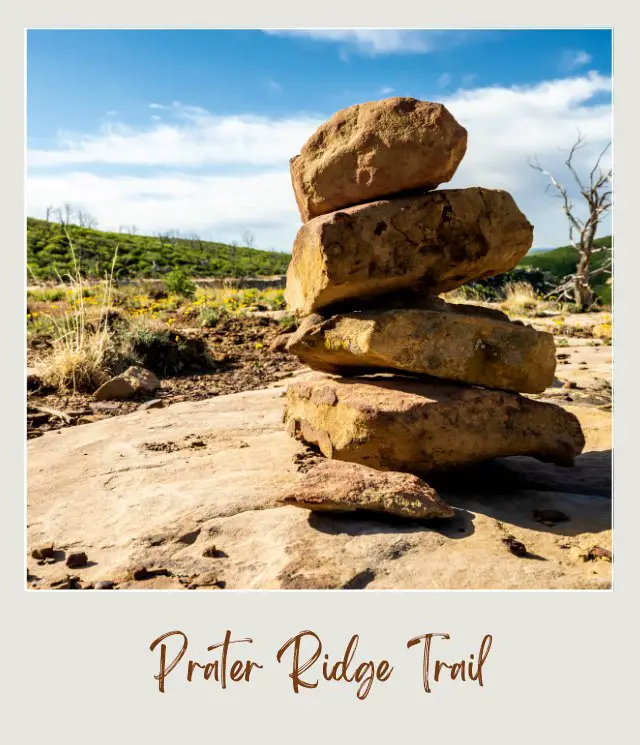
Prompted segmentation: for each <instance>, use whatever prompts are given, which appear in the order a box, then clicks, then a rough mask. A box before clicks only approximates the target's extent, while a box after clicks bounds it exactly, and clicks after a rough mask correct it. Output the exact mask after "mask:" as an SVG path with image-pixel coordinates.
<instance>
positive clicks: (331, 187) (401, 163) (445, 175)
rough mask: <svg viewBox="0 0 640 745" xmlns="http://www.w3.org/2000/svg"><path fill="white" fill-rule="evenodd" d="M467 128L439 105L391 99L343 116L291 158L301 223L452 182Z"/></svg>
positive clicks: (353, 109) (357, 107) (338, 115)
mask: <svg viewBox="0 0 640 745" xmlns="http://www.w3.org/2000/svg"><path fill="white" fill-rule="evenodd" d="M466 148H467V131H466V130H465V129H464V127H461V126H460V125H459V124H458V122H457V121H456V120H455V119H454V118H453V116H451V114H450V113H449V112H448V111H447V109H446V108H445V107H444V106H443V105H442V104H439V103H430V102H428V101H417V100H416V99H415V98H397V97H396V98H386V99H384V100H382V101H372V102H369V103H364V104H356V105H355V106H350V107H349V108H347V109H343V110H342V111H338V112H337V113H336V114H334V115H333V116H332V117H331V119H329V120H328V121H327V122H325V123H324V124H322V125H321V126H320V127H319V128H318V129H317V130H316V131H315V132H314V134H313V135H312V136H311V137H310V138H309V140H307V142H306V143H305V144H304V146H303V147H302V150H301V152H300V155H296V156H295V157H294V158H292V159H291V161H290V167H291V180H292V183H293V190H294V192H295V196H296V202H297V203H298V209H299V210H300V216H301V217H302V222H307V221H308V220H310V219H311V218H313V217H317V216H318V215H325V214H327V213H328V212H333V211H334V210H337V209H341V208H342V207H349V206H351V205H354V204H361V203H362V202H370V201H371V200H372V199H378V198H380V197H385V196H390V195H393V194H397V193H399V192H403V191H407V190H409V189H433V188H435V187H436V186H438V185H439V184H443V183H445V182H446V181H450V180H451V178H452V176H453V174H454V173H455V171H456V168H457V167H458V165H459V163H460V161H461V160H462V158H463V156H464V154H465V151H466Z"/></svg>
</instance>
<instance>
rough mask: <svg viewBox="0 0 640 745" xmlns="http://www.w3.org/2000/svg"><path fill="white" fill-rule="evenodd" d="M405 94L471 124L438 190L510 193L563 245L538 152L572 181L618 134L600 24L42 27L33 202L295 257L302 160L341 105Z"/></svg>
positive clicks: (33, 211) (31, 105) (31, 205)
mask: <svg viewBox="0 0 640 745" xmlns="http://www.w3.org/2000/svg"><path fill="white" fill-rule="evenodd" d="M394 95H401V96H413V97H415V98H420V99H426V100H435V101H442V102H443V103H445V104H446V105H447V106H448V108H449V109H450V110H451V112H452V113H453V115H454V116H455V117H456V118H457V119H458V120H459V121H460V123H461V124H463V125H464V126H465V127H466V128H467V129H468V132H469V144H468V151H467V155H466V156H465V159H464V160H463V162H462V164H461V166H460V167H459V169H458V172H457V173H456V176H455V177H454V179H453V180H452V182H450V184H448V185H443V186H442V187H441V188H446V187H447V186H451V187H464V186H472V185H481V186H487V187H492V188H505V189H507V190H508V191H510V192H511V193H512V194H513V196H514V197H515V198H516V201H517V202H518V203H519V205H520V207H521V208H522V209H523V211H524V212H525V214H526V215H527V216H528V217H529V219H530V220H531V222H532V223H533V224H534V227H535V233H534V245H536V246H549V245H557V244H561V243H566V242H567V229H566V221H565V218H564V217H563V215H562V213H561V210H560V205H559V202H558V200H555V199H552V198H551V197H550V196H549V195H547V194H545V186H546V182H545V179H544V177H543V176H542V175H541V174H540V173H537V172H535V171H533V170H532V169H530V168H529V167H528V158H529V157H530V156H535V155H537V156H538V157H539V159H540V162H541V163H542V164H543V165H544V166H545V167H547V168H548V169H549V170H550V171H551V172H553V173H554V174H555V175H557V176H558V177H560V178H561V179H564V177H565V170H564V166H563V153H562V152H561V151H560V150H559V149H560V148H564V149H567V148H568V147H570V146H571V144H572V143H573V140H574V139H575V136H576V132H577V130H578V129H579V130H580V131H581V132H582V133H583V135H584V136H585V138H586V141H587V145H586V147H585V148H584V149H583V150H582V151H581V152H580V158H581V161H580V162H579V165H581V166H582V167H584V168H586V167H587V166H589V169H590V166H591V161H592V160H593V159H594V158H595V157H596V154H597V153H598V152H599V151H600V150H601V149H602V148H603V147H604V145H605V144H606V143H607V141H608V140H609V138H610V137H611V35H610V32H608V31H604V30H603V31H597V30H579V31H578V30H576V31H571V30H563V31H401V30H381V29H378V30H335V29H334V30H327V31H319V30H309V31H297V32H285V31H259V30H251V31H249V30H245V31H242V30H239V31H205V30H199V31H186V30H185V31H181V30H173V31H171V30H167V31H119V30H113V31H93V30H76V31H52V30H46V31H45V30H43V31H30V32H29V33H28V37H27V121H28V124H27V126H28V167H29V170H28V185H27V212H28V214H30V215H35V216H42V215H43V214H44V212H45V210H46V207H47V205H50V204H51V205H59V204H62V203H64V202H71V203H73V204H74V205H76V206H77V207H78V208H80V209H82V210H84V211H89V212H91V213H92V214H93V215H95V217H96V218H97V220H98V223H99V226H100V227H102V228H105V229H118V227H119V226H121V225H122V226H124V225H132V224H134V225H136V228H137V230H138V232H142V233H152V232H158V231H159V232H162V231H166V230H171V229H174V230H179V231H180V232H181V233H184V234H185V235H191V234H198V235H200V236H202V237H207V238H212V239H218V240H226V241H230V240H234V239H235V240H239V241H241V238H242V234H243V233H244V232H245V231H247V230H249V231H251V232H252V233H253V234H254V236H255V245H256V246H258V247H260V248H276V249H278V250H290V246H291V242H292V239H293V236H294V235H295V232H296V230H297V228H298V227H299V224H300V220H299V217H298V215H297V212H296V209H295V202H294V199H293V193H292V190H291V186H290V182H289V176H288V159H289V158H290V157H291V156H293V155H295V154H296V153H297V152H298V151H299V149H300V147H301V146H302V144H303V143H304V141H305V140H306V138H307V137H308V136H309V135H310V134H311V133H312V132H313V131H314V129H315V128H316V127H317V126H318V125H319V124H320V123H321V122H322V121H323V120H324V119H326V118H328V117H329V116H330V115H331V114H333V113H334V112H335V111H337V110H338V109H341V108H344V107H346V106H349V105H352V104H354V103H359V102H363V101H371V100H375V99H379V98H385V97H387V96H394ZM605 165H606V163H605ZM609 230H610V227H609V224H608V223H607V224H605V225H604V226H603V233H604V232H609ZM241 242H242V241H241Z"/></svg>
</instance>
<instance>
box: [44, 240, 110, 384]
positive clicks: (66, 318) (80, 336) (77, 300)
mask: <svg viewBox="0 0 640 745" xmlns="http://www.w3.org/2000/svg"><path fill="white" fill-rule="evenodd" d="M67 238H68V239H69V245H70V247H71V255H72V257H73V265H74V274H73V275H66V277H64V278H63V277H60V278H59V279H60V282H61V283H62V284H63V285H64V286H65V287H66V288H67V292H69V294H71V295H72V298H73V300H72V301H71V308H72V309H71V310H70V311H69V312H67V313H65V314H64V315H63V316H62V317H56V316H54V315H53V314H50V315H48V320H49V321H50V322H51V323H52V325H53V333H52V343H53V349H52V353H51V354H50V355H49V356H48V357H47V358H46V361H44V362H43V363H42V369H41V377H42V380H43V382H44V383H45V384H46V385H47V386H51V387H53V388H56V389H57V390H60V391H63V390H69V389H71V390H73V392H74V393H75V392H76V391H94V390H95V389H96V388H97V387H98V386H99V385H100V384H101V383H102V382H103V381H104V377H105V369H104V368H105V360H106V358H107V355H108V353H109V350H110V348H111V342H112V338H111V331H110V329H109V324H108V311H109V309H110V308H111V294H112V287H113V270H114V267H115V262H116V257H117V252H118V250H117V248H116V251H115V253H114V257H113V262H112V265H111V271H110V273H109V274H107V275H106V276H105V279H104V281H103V282H102V286H101V287H100V288H99V289H100V290H101V300H100V306H99V314H97V321H95V322H93V323H92V322H90V319H89V316H90V315H91V316H92V317H95V316H96V313H95V310H96V308H95V305H96V304H97V303H96V302H91V301H89V302H87V299H88V298H87V293H86V282H85V280H84V278H83V277H82V274H81V272H80V270H79V267H78V264H77V261H76V254H75V250H74V247H73V243H72V242H71V239H70V238H69V236H68V235H67ZM94 287H95V286H94Z"/></svg>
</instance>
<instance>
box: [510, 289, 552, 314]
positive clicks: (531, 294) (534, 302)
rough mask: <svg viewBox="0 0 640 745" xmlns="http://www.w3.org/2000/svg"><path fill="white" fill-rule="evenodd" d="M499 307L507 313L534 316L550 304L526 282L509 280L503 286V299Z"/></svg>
mask: <svg viewBox="0 0 640 745" xmlns="http://www.w3.org/2000/svg"><path fill="white" fill-rule="evenodd" d="M500 307H501V308H502V310H504V311H506V312H507V313H512V314H522V315H533V316H535V315H539V314H542V313H543V311H545V310H547V309H548V308H549V307H550V306H549V303H548V302H546V301H545V300H543V299H542V298H541V297H539V296H538V295H536V292H535V290H534V289H533V287H532V286H531V285H530V284H528V283H527V282H510V283H509V284H507V285H506V286H505V299H504V300H503V302H502V303H500Z"/></svg>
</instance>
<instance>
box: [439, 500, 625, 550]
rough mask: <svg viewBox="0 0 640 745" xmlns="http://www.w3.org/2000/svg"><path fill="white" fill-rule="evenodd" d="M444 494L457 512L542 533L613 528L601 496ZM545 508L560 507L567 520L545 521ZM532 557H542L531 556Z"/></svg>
mask: <svg viewBox="0 0 640 745" xmlns="http://www.w3.org/2000/svg"><path fill="white" fill-rule="evenodd" d="M442 496H443V498H444V499H445V500H446V501H447V502H448V503H449V504H450V505H451V506H452V507H455V508H456V512H458V511H460V512H464V511H465V510H469V511H470V512H472V513H476V514H480V515H486V516H487V517H489V518H492V519H493V520H497V521H499V522H501V523H506V524H509V525H517V526H519V527H521V528H526V529H527V530H531V531H535V532H539V533H552V534H554V535H558V536H567V537H574V536H578V535H581V534H583V533H602V532H604V531H608V530H611V518H612V514H611V513H612V510H611V502H610V500H608V499H602V497H598V496H593V495H587V494H567V493H565V492H551V491H539V490H534V489H530V490H519V491H517V490H511V491H509V490H506V491H505V490H503V491H501V492H500V493H497V492H494V493H488V492H484V493H483V492H480V491H476V492H475V493H471V492H466V493H463V492H457V493H455V492H445V493H443V494H442ZM544 510H557V511H559V512H562V513H563V514H564V515H565V516H566V518H567V519H566V520H564V521H562V522H557V523H553V522H550V521H549V522H542V521H540V519H539V518H537V514H538V513H539V512H540V511H544ZM528 558H539V557H535V556H533V555H529V556H528Z"/></svg>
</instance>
